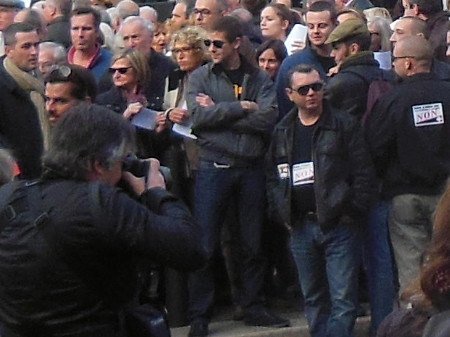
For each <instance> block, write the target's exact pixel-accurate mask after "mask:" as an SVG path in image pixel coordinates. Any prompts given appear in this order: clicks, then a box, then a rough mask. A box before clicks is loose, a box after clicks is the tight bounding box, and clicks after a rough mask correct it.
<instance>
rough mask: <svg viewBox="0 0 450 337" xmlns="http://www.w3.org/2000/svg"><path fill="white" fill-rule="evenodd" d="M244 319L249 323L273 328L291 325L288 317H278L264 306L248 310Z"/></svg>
mask: <svg viewBox="0 0 450 337" xmlns="http://www.w3.org/2000/svg"><path fill="white" fill-rule="evenodd" d="M244 321H245V324H247V325H252V326H265V327H273V328H284V327H287V326H290V325H291V323H290V322H289V320H288V319H284V318H281V317H278V316H276V315H274V314H272V313H270V312H269V311H267V309H264V308H262V309H257V310H249V311H246V312H245V315H244Z"/></svg>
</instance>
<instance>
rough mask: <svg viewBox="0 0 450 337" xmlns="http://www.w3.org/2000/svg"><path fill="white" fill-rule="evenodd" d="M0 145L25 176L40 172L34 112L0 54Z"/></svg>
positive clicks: (39, 137) (39, 133)
mask: <svg viewBox="0 0 450 337" xmlns="http://www.w3.org/2000/svg"><path fill="white" fill-rule="evenodd" d="M0 143H1V144H0V145H1V146H2V147H6V148H8V149H9V150H11V152H12V154H13V156H14V158H15V159H16V160H17V162H18V164H19V168H20V170H21V171H22V177H23V178H25V179H32V178H38V177H39V176H40V174H41V156H42V153H43V150H44V145H43V138H42V131H41V126H40V122H39V117H38V112H37V111H36V108H35V107H34V104H33V102H32V101H31V99H30V95H29V94H28V93H27V92H25V91H24V90H23V89H22V88H21V87H19V85H18V84H17V82H16V81H15V80H14V79H13V78H12V77H11V76H10V75H9V74H8V73H7V72H6V70H5V68H4V67H3V58H0Z"/></svg>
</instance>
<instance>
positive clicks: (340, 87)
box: [327, 51, 392, 118]
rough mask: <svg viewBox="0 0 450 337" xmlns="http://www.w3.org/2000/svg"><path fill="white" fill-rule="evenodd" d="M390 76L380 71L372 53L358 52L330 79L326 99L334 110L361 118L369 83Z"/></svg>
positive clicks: (365, 104) (364, 109) (364, 108)
mask: <svg viewBox="0 0 450 337" xmlns="http://www.w3.org/2000/svg"><path fill="white" fill-rule="evenodd" d="M382 73H384V74H383V75H382ZM391 76H392V75H390V74H389V73H388V72H387V71H383V70H381V69H380V66H379V64H378V61H376V60H375V59H374V58H373V53H372V52H368V51H364V52H360V53H358V54H356V55H354V56H351V57H349V58H348V59H347V60H345V61H344V63H343V64H342V65H341V68H340V70H339V72H338V73H337V74H336V75H335V76H333V77H332V78H331V79H330V81H329V82H328V84H327V98H328V100H329V102H330V104H331V105H332V106H333V107H334V108H336V109H339V110H342V111H346V112H348V113H350V114H352V115H355V116H357V117H358V118H361V116H362V115H363V114H364V112H365V111H366V106H367V92H368V91H369V85H370V83H371V82H372V81H374V80H376V79H379V78H386V79H389V78H390V77H391Z"/></svg>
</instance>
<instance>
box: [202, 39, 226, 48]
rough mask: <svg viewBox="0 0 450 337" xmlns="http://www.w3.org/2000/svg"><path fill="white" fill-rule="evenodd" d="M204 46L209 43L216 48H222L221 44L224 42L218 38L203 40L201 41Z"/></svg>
mask: <svg viewBox="0 0 450 337" xmlns="http://www.w3.org/2000/svg"><path fill="white" fill-rule="evenodd" d="M203 43H204V44H205V46H206V47H209V46H210V45H211V44H212V45H213V46H214V47H216V48H223V45H224V44H225V43H226V42H225V41H220V40H212V41H211V40H205V41H203Z"/></svg>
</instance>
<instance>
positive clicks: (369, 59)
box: [341, 51, 379, 71]
mask: <svg viewBox="0 0 450 337" xmlns="http://www.w3.org/2000/svg"><path fill="white" fill-rule="evenodd" d="M359 65H376V66H379V63H378V61H376V60H375V59H374V57H373V52H371V51H362V52H359V53H357V54H355V55H352V56H350V57H349V58H348V59H346V60H345V61H344V63H342V65H341V71H342V70H344V69H346V68H348V67H352V66H359Z"/></svg>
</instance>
